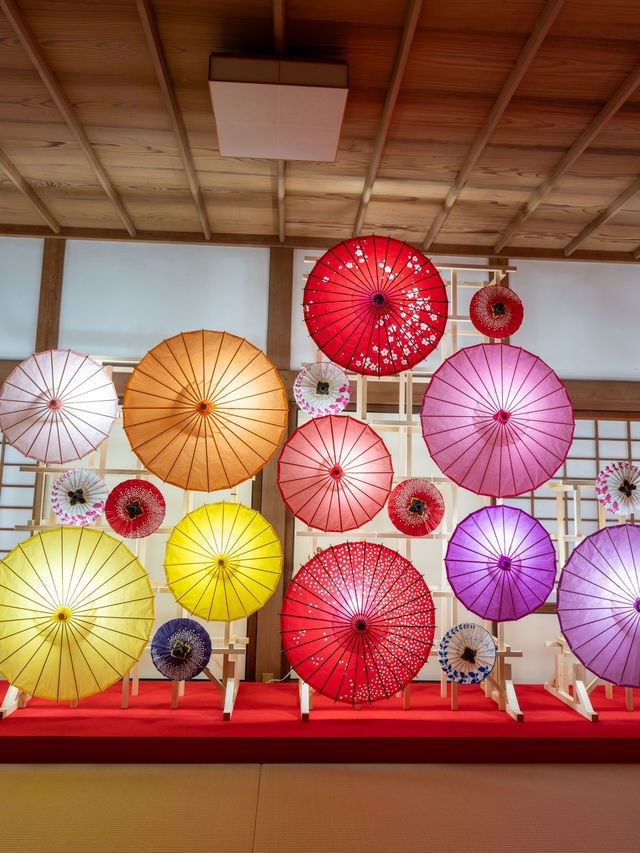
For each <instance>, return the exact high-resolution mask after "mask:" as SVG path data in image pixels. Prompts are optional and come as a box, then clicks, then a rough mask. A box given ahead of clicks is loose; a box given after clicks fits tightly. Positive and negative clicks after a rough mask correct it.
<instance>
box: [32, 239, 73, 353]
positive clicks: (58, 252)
mask: <svg viewBox="0 0 640 853" xmlns="http://www.w3.org/2000/svg"><path fill="white" fill-rule="evenodd" d="M65 245H66V242H65V241H64V240H58V239H57V238H48V239H45V241H44V253H43V255H42V273H41V276H40V303H39V305H38V325H37V327H36V340H35V351H36V352H42V351H43V350H48V349H55V348H56V347H57V346H58V332H59V328H60V304H61V301H62V275H63V271H64V251H65Z"/></svg>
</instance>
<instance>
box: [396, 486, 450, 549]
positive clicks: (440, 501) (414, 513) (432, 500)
mask: <svg viewBox="0 0 640 853" xmlns="http://www.w3.org/2000/svg"><path fill="white" fill-rule="evenodd" d="M387 511H388V513H389V518H390V519H391V523H392V524H393V526H394V527H396V528H397V529H398V530H400V531H401V533H406V534H407V535H408V536H425V535H426V534H427V533H431V531H432V530H435V529H436V527H437V526H438V525H439V524H440V522H441V521H442V518H443V516H444V498H443V497H442V495H441V494H440V492H439V491H438V489H436V487H435V486H434V485H433V483H430V482H429V481H428V480H424V479H422V478H421V477H414V478H413V479H411V480H404V481H403V482H402V483H400V484H399V485H398V486H396V487H395V489H394V490H393V491H392V492H391V495H390V497H389V503H388V504H387Z"/></svg>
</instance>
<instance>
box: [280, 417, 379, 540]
mask: <svg viewBox="0 0 640 853" xmlns="http://www.w3.org/2000/svg"><path fill="white" fill-rule="evenodd" d="M392 480H393V466H392V464H391V456H390V454H389V451H388V450H387V447H386V445H385V443H384V441H383V440H382V439H381V438H380V436H379V435H378V434H377V433H376V432H374V430H372V429H371V427H370V426H368V425H367V424H365V423H362V422H361V421H357V420H356V419H355V418H350V417H347V416H346V415H327V416H326V417H324V418H314V419H313V420H311V421H309V422H308V423H306V424H304V425H303V426H301V427H298V429H297V430H296V431H295V432H294V434H293V435H292V436H291V438H290V439H289V440H288V441H287V442H286V444H285V445H284V447H283V448H282V453H281V454H280V460H279V462H278V486H279V487H280V492H281V494H282V498H283V500H284V502H285V503H286V504H287V506H288V507H289V509H290V510H291V512H292V513H293V514H294V515H295V516H296V517H297V518H299V519H300V520H301V521H304V522H306V523H307V524H308V525H309V526H310V527H315V528H317V529H318V530H325V531H345V530H353V529H354V528H356V527H361V526H362V525H363V524H366V523H367V522H368V521H370V520H371V519H372V518H373V517H374V516H375V515H377V513H378V512H379V511H380V510H381V509H382V507H383V506H384V505H385V502H386V500H387V498H388V497H389V492H390V491H391V484H392Z"/></svg>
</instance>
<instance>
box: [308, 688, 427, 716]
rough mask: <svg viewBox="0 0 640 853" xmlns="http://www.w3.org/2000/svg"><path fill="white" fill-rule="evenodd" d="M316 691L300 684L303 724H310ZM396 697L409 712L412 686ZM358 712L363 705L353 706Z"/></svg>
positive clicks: (399, 692) (400, 691)
mask: <svg viewBox="0 0 640 853" xmlns="http://www.w3.org/2000/svg"><path fill="white" fill-rule="evenodd" d="M314 694H315V690H314V689H313V687H310V686H309V685H308V684H307V682H306V681H299V682H298V698H299V701H300V719H301V720H302V722H303V723H308V722H309V715H310V714H311V711H312V710H313V697H314ZM396 696H402V697H403V709H404V710H405V711H408V710H409V709H410V707H411V685H410V684H407V686H406V687H405V688H404V690H399V691H398V693H396ZM353 707H354V709H355V710H356V711H359V710H361V709H362V705H354V706H353Z"/></svg>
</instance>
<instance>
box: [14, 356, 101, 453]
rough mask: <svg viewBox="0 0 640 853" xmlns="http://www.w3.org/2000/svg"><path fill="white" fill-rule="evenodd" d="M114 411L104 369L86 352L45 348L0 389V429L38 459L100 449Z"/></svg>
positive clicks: (22, 449)
mask: <svg viewBox="0 0 640 853" xmlns="http://www.w3.org/2000/svg"><path fill="white" fill-rule="evenodd" d="M117 414H118V395H117V394H116V389H115V387H114V385H113V382H112V381H111V379H110V378H109V377H108V376H107V373H106V371H105V370H104V369H103V368H102V367H101V366H100V365H99V364H98V363H97V362H95V361H93V359H91V358H89V356H87V355H80V354H79V353H77V352H73V351H72V350H48V351H47V352H39V353H36V354H35V355H32V356H31V357H30V358H28V359H27V360H26V361H23V362H22V363H21V364H19V365H18V366H17V367H16V368H15V369H14V370H13V371H12V372H11V373H10V374H9V376H8V377H7V379H6V380H5V382H4V384H3V386H2V391H0V430H1V431H2V433H3V434H4V436H5V438H6V439H7V441H8V442H9V444H12V445H13V446H14V447H15V448H16V450H19V451H20V453H22V454H23V455H24V456H28V457H29V458H30V459H37V460H38V461H39V462H48V463H50V464H53V463H56V462H57V463H64V462H71V461H73V460H75V459H81V458H82V457H83V456H86V455H87V454H88V453H91V452H92V451H93V450H95V449H96V448H97V447H99V446H100V445H101V444H102V442H103V441H104V440H105V438H106V437H107V436H108V435H109V433H110V432H111V427H112V426H113V422H114V421H115V419H116V416H117Z"/></svg>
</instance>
